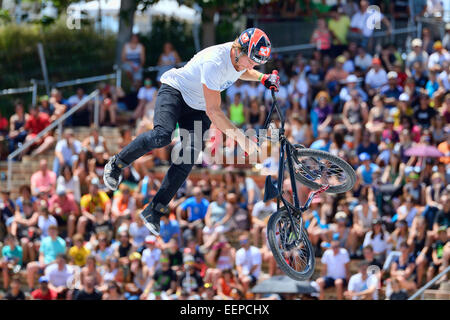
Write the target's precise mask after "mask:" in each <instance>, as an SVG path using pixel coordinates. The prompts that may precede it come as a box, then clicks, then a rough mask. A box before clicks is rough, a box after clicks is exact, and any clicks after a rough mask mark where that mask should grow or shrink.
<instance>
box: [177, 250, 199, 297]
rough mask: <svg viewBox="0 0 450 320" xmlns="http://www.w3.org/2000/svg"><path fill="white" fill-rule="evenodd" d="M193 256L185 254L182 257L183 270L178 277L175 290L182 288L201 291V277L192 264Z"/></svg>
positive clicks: (189, 290) (188, 290)
mask: <svg viewBox="0 0 450 320" xmlns="http://www.w3.org/2000/svg"><path fill="white" fill-rule="evenodd" d="M194 264H195V260H194V257H193V256H191V255H189V254H186V255H184V257H183V271H182V272H181V275H180V276H179V277H178V284H177V292H180V291H182V290H184V291H187V292H189V293H190V294H191V293H192V292H195V293H197V294H201V293H202V291H203V278H202V277H201V275H200V273H199V272H198V270H197V269H196V268H195V266H194Z"/></svg>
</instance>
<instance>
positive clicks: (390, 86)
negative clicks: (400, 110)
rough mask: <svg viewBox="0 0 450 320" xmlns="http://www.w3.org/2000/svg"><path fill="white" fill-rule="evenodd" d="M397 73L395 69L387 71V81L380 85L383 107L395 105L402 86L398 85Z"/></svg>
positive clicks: (389, 107)
mask: <svg viewBox="0 0 450 320" xmlns="http://www.w3.org/2000/svg"><path fill="white" fill-rule="evenodd" d="M397 78H398V74H397V72H395V71H389V72H388V74H387V79H388V83H387V84H386V85H384V86H383V87H381V89H380V94H382V95H383V96H384V102H385V107H386V108H388V109H392V108H394V107H395V106H396V105H397V101H398V99H399V97H400V94H401V93H402V92H403V88H402V87H400V86H399V85H398V81H397Z"/></svg>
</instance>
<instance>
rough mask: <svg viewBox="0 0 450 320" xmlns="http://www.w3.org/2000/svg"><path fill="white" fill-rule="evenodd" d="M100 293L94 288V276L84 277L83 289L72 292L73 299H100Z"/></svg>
mask: <svg viewBox="0 0 450 320" xmlns="http://www.w3.org/2000/svg"><path fill="white" fill-rule="evenodd" d="M102 295H103V294H102V293H101V292H100V291H98V290H97V289H96V288H95V277H93V276H88V277H87V278H86V281H85V284H84V285H83V289H81V290H79V291H77V292H75V293H74V296H73V300H102Z"/></svg>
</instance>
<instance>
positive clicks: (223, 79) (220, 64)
mask: <svg viewBox="0 0 450 320" xmlns="http://www.w3.org/2000/svg"><path fill="white" fill-rule="evenodd" d="M232 44H233V43H232V42H227V43H223V44H219V45H215V46H212V47H209V48H206V49H203V50H202V51H200V52H199V53H197V54H196V55H195V56H194V57H193V58H192V59H191V60H190V61H189V62H188V63H187V64H186V65H185V66H184V67H182V68H179V69H175V68H172V69H170V70H169V71H167V72H165V73H164V74H163V75H162V77H161V83H165V84H167V85H169V86H171V87H173V88H175V89H177V90H179V91H180V92H181V95H182V96H183V99H184V101H185V102H186V103H187V105H188V106H190V107H191V108H193V109H197V110H203V111H205V110H206V102H205V97H204V95H203V84H204V85H206V86H207V87H208V88H209V89H211V90H215V91H223V90H225V89H227V88H228V87H230V86H231V85H232V84H233V83H234V82H236V80H237V79H239V78H240V76H241V75H242V74H243V73H244V72H245V71H246V70H242V71H236V69H235V68H234V66H233V64H232V62H231V57H230V51H231V46H232Z"/></svg>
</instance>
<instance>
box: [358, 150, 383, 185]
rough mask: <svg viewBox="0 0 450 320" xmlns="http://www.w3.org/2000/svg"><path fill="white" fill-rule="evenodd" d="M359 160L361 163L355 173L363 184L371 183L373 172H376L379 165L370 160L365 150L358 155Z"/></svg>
mask: <svg viewBox="0 0 450 320" xmlns="http://www.w3.org/2000/svg"><path fill="white" fill-rule="evenodd" d="M359 161H361V165H360V166H359V167H358V169H357V170H356V173H357V174H358V175H359V178H360V179H361V183H362V184H363V186H367V185H371V184H372V183H373V180H374V173H375V172H378V171H379V170H380V167H378V165H376V164H375V163H373V162H372V161H371V159H370V155H369V154H368V153H367V152H363V153H361V154H360V155H359Z"/></svg>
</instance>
